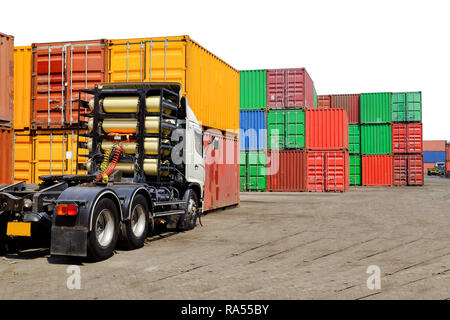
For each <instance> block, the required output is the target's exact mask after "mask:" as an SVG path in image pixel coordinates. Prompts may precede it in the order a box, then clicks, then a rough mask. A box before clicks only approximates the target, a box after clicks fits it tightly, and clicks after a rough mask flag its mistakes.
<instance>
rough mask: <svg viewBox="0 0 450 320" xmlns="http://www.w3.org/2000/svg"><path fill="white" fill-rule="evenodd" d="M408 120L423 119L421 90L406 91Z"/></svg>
mask: <svg viewBox="0 0 450 320" xmlns="http://www.w3.org/2000/svg"><path fill="white" fill-rule="evenodd" d="M406 121H409V122H420V121H422V94H421V92H408V93H406Z"/></svg>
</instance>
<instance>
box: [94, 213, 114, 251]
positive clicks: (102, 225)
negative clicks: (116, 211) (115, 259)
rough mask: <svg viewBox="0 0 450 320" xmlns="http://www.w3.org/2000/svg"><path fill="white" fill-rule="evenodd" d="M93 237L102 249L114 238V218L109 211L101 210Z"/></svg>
mask: <svg viewBox="0 0 450 320" xmlns="http://www.w3.org/2000/svg"><path fill="white" fill-rule="evenodd" d="M95 235H96V237H97V241H98V243H99V244H100V246H102V247H108V246H109V245H110V244H111V242H112V239H113V236H114V217H113V214H112V212H111V211H110V210H109V209H103V210H102V211H101V212H100V213H99V215H98V217H97V221H96V222H95Z"/></svg>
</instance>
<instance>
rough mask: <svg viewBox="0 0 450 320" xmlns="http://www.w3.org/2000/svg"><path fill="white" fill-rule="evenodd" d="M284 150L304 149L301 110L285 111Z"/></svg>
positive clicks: (302, 115) (303, 119)
mask: <svg viewBox="0 0 450 320" xmlns="http://www.w3.org/2000/svg"><path fill="white" fill-rule="evenodd" d="M285 139H286V146H285V147H286V148H288V149H301V148H304V147H305V112H304V111H302V110H290V111H286V138H285Z"/></svg>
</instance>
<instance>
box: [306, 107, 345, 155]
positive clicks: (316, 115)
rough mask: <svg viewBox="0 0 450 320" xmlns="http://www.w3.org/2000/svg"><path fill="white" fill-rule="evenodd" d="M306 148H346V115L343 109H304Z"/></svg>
mask: <svg viewBox="0 0 450 320" xmlns="http://www.w3.org/2000/svg"><path fill="white" fill-rule="evenodd" d="M305 115H306V120H305V123H306V133H305V135H306V149H308V150H348V117H347V112H346V111H345V110H344V109H315V110H314V109H306V110H305Z"/></svg>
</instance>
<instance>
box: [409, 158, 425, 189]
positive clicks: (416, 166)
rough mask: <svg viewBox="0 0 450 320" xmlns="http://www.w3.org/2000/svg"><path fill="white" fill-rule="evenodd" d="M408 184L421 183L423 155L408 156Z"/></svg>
mask: <svg viewBox="0 0 450 320" xmlns="http://www.w3.org/2000/svg"><path fill="white" fill-rule="evenodd" d="M408 185H410V186H417V185H419V186H421V185H423V156H422V155H410V156H409V157H408Z"/></svg>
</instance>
